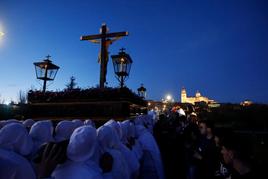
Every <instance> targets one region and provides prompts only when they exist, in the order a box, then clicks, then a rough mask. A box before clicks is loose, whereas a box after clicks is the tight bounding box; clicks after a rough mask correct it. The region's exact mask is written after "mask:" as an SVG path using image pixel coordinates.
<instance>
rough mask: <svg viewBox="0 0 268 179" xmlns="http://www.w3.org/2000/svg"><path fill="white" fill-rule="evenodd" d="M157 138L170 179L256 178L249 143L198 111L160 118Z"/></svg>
mask: <svg viewBox="0 0 268 179" xmlns="http://www.w3.org/2000/svg"><path fill="white" fill-rule="evenodd" d="M154 135H155V137H156V139H157V141H158V144H159V146H160V150H161V152H162V157H163V163H164V166H165V171H166V174H167V178H185V179H186V178H187V179H237V178H239V179H242V178H246V179H249V178H256V177H254V172H253V169H252V165H251V158H250V156H251V155H250V153H249V150H248V149H249V147H248V146H247V142H245V141H243V139H242V138H241V137H240V136H238V135H236V134H235V133H234V132H233V131H231V130H230V129H226V128H216V127H215V126H214V123H213V121H211V120H208V119H206V118H205V116H198V115H197V114H196V113H195V112H188V113H187V112H184V110H183V109H181V108H180V109H178V110H170V111H168V112H167V113H166V114H162V115H160V116H159V120H158V121H157V123H156V124H155V127H154Z"/></svg>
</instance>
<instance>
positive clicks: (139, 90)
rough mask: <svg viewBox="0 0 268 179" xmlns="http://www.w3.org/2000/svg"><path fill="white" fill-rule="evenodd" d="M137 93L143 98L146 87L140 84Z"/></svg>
mask: <svg viewBox="0 0 268 179" xmlns="http://www.w3.org/2000/svg"><path fill="white" fill-rule="evenodd" d="M138 95H139V96H140V97H141V98H143V99H145V97H146V88H145V87H144V86H143V84H141V86H140V87H139V88H138Z"/></svg>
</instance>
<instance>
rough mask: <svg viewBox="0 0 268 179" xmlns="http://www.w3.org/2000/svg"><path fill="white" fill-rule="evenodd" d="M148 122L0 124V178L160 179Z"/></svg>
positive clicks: (145, 119) (159, 164)
mask: <svg viewBox="0 0 268 179" xmlns="http://www.w3.org/2000/svg"><path fill="white" fill-rule="evenodd" d="M154 119H155V115H153V114H150V115H141V116H138V117H136V118H135V119H130V120H124V121H121V122H119V121H115V120H113V119H111V120H108V121H107V122H106V123H104V124H103V125H101V126H99V127H97V128H96V126H95V123H94V122H93V121H92V120H89V119H88V120H79V119H76V120H62V121H60V122H58V123H54V121H51V120H39V121H34V120H32V119H27V120H25V121H18V120H16V119H10V120H6V121H1V122H0V128H1V129H0V179H34V178H55V179H79V178H80V179H87V178H88V179H89V178H92V179H93V178H94V179H97V178H100V179H101V178H109V179H137V178H144V179H145V178H152V179H153V178H155V179H163V178H165V176H164V170H163V165H162V160H161V154H160V151H159V148H158V145H157V143H156V141H155V138H154V137H153V126H154V121H155V120H154Z"/></svg>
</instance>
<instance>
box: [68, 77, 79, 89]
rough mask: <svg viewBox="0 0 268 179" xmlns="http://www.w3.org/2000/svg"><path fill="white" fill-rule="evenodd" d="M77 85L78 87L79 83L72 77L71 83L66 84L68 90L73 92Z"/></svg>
mask: <svg viewBox="0 0 268 179" xmlns="http://www.w3.org/2000/svg"><path fill="white" fill-rule="evenodd" d="M76 85H77V83H76V82H75V77H74V76H71V77H70V81H69V83H68V84H66V88H67V90H73V89H75V87H76Z"/></svg>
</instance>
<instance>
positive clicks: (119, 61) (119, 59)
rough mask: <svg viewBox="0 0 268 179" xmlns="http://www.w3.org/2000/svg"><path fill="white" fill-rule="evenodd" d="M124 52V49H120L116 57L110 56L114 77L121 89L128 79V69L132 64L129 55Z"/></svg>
mask: <svg viewBox="0 0 268 179" xmlns="http://www.w3.org/2000/svg"><path fill="white" fill-rule="evenodd" d="M124 51H125V49H124V48H122V49H120V52H119V53H118V55H112V56H111V57H112V60H113V66H114V73H115V77H116V78H117V80H118V81H119V82H120V87H121V88H123V87H124V82H125V81H126V80H127V78H128V77H129V72H130V68H131V65H132V62H133V61H132V59H131V57H130V56H129V54H127V53H126V52H124Z"/></svg>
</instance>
